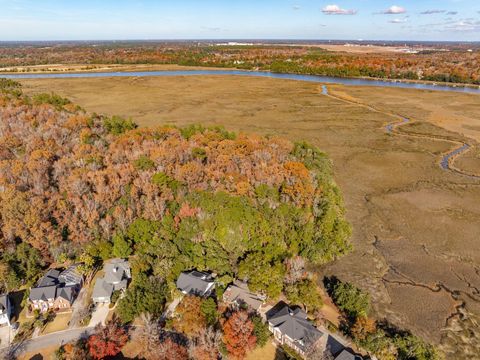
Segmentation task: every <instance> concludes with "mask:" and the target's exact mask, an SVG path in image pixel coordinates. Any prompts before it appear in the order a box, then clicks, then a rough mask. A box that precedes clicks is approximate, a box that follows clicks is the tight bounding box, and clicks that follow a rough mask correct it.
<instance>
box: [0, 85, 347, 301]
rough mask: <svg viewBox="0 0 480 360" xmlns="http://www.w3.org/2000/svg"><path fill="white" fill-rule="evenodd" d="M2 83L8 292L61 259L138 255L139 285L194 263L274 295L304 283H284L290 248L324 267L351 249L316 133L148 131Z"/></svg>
mask: <svg viewBox="0 0 480 360" xmlns="http://www.w3.org/2000/svg"><path fill="white" fill-rule="evenodd" d="M0 85H1V86H2V94H1V95H0V247H1V257H0V269H1V271H2V275H3V276H2V279H4V280H5V281H3V282H4V284H2V286H4V287H6V288H7V289H8V290H12V289H16V288H19V287H21V286H23V285H30V284H32V283H33V282H34V281H35V280H36V278H38V276H40V275H41V271H39V269H40V268H44V267H46V266H48V265H49V264H53V263H56V264H62V263H64V262H65V261H66V260H68V259H71V260H72V261H77V260H80V261H82V262H84V263H85V264H86V265H89V266H95V263H98V262H101V261H102V260H104V259H108V258H111V257H112V256H116V257H127V256H130V255H135V256H134V257H133V260H132V262H133V264H132V267H133V269H132V270H133V272H134V278H135V277H137V278H138V279H139V280H138V283H139V284H140V283H141V281H140V280H141V279H143V280H142V281H143V283H145V282H148V281H151V279H150V278H151V277H154V278H155V279H157V280H158V281H159V282H160V283H166V284H167V285H168V286H172V284H173V281H174V280H175V279H176V277H177V276H178V274H179V273H180V272H181V271H183V270H186V269H192V268H196V269H199V270H210V271H214V272H215V273H217V274H218V281H219V283H220V284H222V283H223V284H225V285H226V284H228V283H229V282H231V280H232V279H233V277H236V276H239V277H241V278H244V279H248V281H249V284H250V286H251V288H252V289H253V290H255V291H261V292H264V293H265V294H267V295H269V296H271V297H276V296H278V295H279V293H280V292H281V291H282V290H283V287H284V286H287V285H288V286H290V287H289V289H290V292H291V293H292V294H295V292H296V289H295V286H296V285H297V283H295V281H293V282H288V281H283V280H284V278H286V277H288V276H289V271H288V270H289V268H290V267H291V266H290V267H289V263H290V261H291V259H295V258H297V257H301V258H303V259H305V260H307V261H308V262H311V263H314V264H322V263H325V262H328V261H331V260H333V259H335V258H336V257H338V256H341V255H342V254H344V253H346V252H347V251H348V250H349V249H350V245H349V242H348V238H349V235H350V227H349V225H348V223H347V222H346V220H345V218H344V209H343V205H342V198H341V195H340V191H339V189H338V187H337V186H336V185H335V183H334V181H333V179H332V173H331V164H330V161H329V160H328V158H327V156H326V155H325V154H324V153H322V152H320V151H319V150H318V149H316V148H314V147H312V146H310V145H308V144H306V143H297V144H293V143H291V142H290V141H287V140H285V139H281V138H277V137H262V136H258V135H247V134H234V133H230V132H228V131H226V130H224V129H222V128H205V127H202V126H191V127H188V128H174V127H168V126H160V127H157V128H142V129H139V128H136V125H135V123H134V122H133V121H131V120H128V119H122V118H120V117H115V116H114V117H111V118H110V117H105V116H99V115H96V114H89V113H87V112H85V111H84V110H82V109H81V108H79V107H77V106H75V105H74V104H72V103H70V101H68V100H67V99H63V98H61V97H59V96H57V95H54V94H40V95H36V96H33V97H27V96H25V95H23V94H22V92H21V90H20V89H19V86H18V84H17V83H15V82H12V81H9V80H3V81H2V83H1V84H0ZM136 275H138V276H136ZM149 279H150V280H149ZM303 280H304V279H301V281H300V279H299V282H298V286H299V287H301V286H304V285H305V284H304V283H302V281H303ZM134 288H135V287H134Z"/></svg>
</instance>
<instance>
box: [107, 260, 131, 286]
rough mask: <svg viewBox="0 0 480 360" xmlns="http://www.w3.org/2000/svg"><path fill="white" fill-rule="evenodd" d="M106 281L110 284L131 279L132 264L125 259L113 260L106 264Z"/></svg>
mask: <svg viewBox="0 0 480 360" xmlns="http://www.w3.org/2000/svg"><path fill="white" fill-rule="evenodd" d="M104 270H105V277H104V279H105V281H106V282H108V283H110V284H115V283H119V282H121V281H122V280H124V279H130V264H129V263H128V261H126V260H123V259H113V260H110V261H109V262H108V263H107V264H105V268H104Z"/></svg>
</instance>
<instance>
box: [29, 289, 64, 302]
mask: <svg viewBox="0 0 480 360" xmlns="http://www.w3.org/2000/svg"><path fill="white" fill-rule="evenodd" d="M56 292H57V287H56V285H53V286H44V287H36V288H32V289H30V296H29V299H30V300H31V301H39V300H42V301H48V300H51V299H55V294H56Z"/></svg>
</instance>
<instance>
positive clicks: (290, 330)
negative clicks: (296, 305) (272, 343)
mask: <svg viewBox="0 0 480 360" xmlns="http://www.w3.org/2000/svg"><path fill="white" fill-rule="evenodd" d="M268 322H269V323H270V324H271V325H272V326H273V327H275V328H276V329H278V330H279V331H280V332H281V333H282V334H283V335H286V336H288V337H289V338H290V339H292V340H293V341H295V342H297V343H298V346H299V347H301V348H306V347H308V345H309V344H311V343H314V342H316V341H317V340H318V339H319V338H320V337H322V336H323V335H324V334H323V333H322V332H321V331H320V330H318V329H317V328H316V327H315V326H313V325H312V323H311V322H310V321H309V320H308V319H307V316H306V313H305V312H304V311H303V310H301V309H295V310H292V309H291V308H290V307H289V306H287V305H285V306H283V307H282V308H281V309H280V310H279V311H278V312H276V313H275V314H273V315H272V316H271V317H270V318H269V319H268Z"/></svg>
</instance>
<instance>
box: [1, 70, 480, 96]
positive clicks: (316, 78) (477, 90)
mask: <svg viewBox="0 0 480 360" xmlns="http://www.w3.org/2000/svg"><path fill="white" fill-rule="evenodd" d="M194 75H197V76H198V75H235V76H251V77H266V78H273V79H286V80H297V81H309V82H317V83H324V84H342V85H357V86H379V87H393V88H405V89H420V90H436V91H452V92H461V93H471V94H480V86H479V87H465V86H448V85H435V84H431V83H414V82H399V81H395V80H374V79H355V78H341V77H329V76H320V75H300V74H279V73H272V72H265V71H243V70H173V71H125V72H89V73H86V72H83V73H48V74H47V73H45V74H44V73H40V74H36V73H33V74H5V75H2V74H0V77H3V78H8V79H60V78H61V79H65V78H99V77H129V76H139V77H147V76H194Z"/></svg>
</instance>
